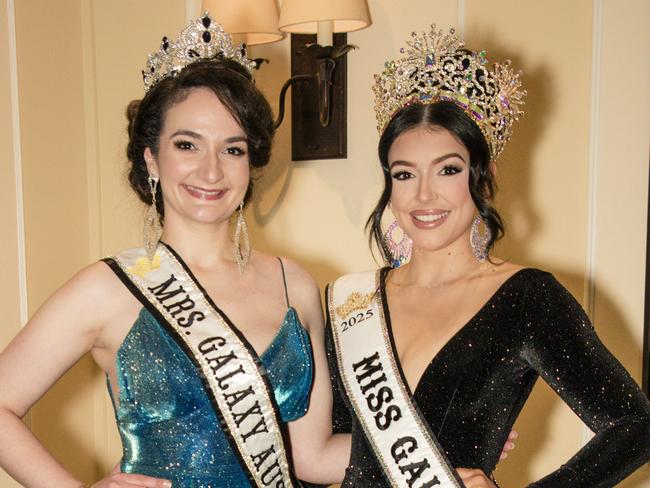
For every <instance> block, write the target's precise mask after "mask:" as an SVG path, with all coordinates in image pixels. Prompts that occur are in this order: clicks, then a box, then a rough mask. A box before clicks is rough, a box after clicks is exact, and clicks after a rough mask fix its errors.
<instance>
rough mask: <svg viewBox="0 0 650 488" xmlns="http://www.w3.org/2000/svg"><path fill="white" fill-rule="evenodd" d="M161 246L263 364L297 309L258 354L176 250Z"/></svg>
mask: <svg viewBox="0 0 650 488" xmlns="http://www.w3.org/2000/svg"><path fill="white" fill-rule="evenodd" d="M160 244H161V245H163V246H164V247H165V248H166V249H167V250H168V251H169V252H170V253H171V255H172V256H173V257H174V259H176V261H178V264H180V265H181V266H182V267H183V269H184V270H185V272H186V273H187V274H188V276H189V277H190V279H191V280H192V283H193V284H194V285H195V286H196V287H197V289H198V290H199V291H200V292H201V294H202V295H203V298H205V301H206V302H207V303H208V305H209V306H210V307H212V308H213V310H214V311H215V313H216V314H218V315H219V316H221V318H222V319H223V320H224V321H225V322H226V324H228V327H230V329H232V331H233V332H234V333H235V334H236V335H237V337H238V338H239V339H240V340H241V342H242V344H243V345H244V347H246V349H248V351H249V353H250V354H251V356H252V357H253V359H254V360H255V362H258V363H261V362H262V356H264V355H265V354H266V353H267V352H268V351H269V350H270V349H271V348H272V347H273V345H274V344H275V341H276V340H277V338H278V337H279V335H280V333H281V332H282V329H283V328H284V325H285V324H286V323H287V319H288V318H289V315H290V314H291V313H292V312H293V313H295V309H294V308H293V307H292V306H291V305H289V307H288V309H287V311H286V313H285V314H284V317H283V319H282V322H281V323H280V326H279V327H278V330H277V331H276V333H275V334H274V336H273V339H271V342H270V343H269V344H268V345H267V346H266V347H265V348H264V350H263V351H262V352H260V353H258V352H257V350H256V349H255V348H254V347H253V345H252V344H251V343H250V342H249V341H248V339H247V338H246V336H245V335H244V333H243V332H242V331H241V330H239V328H238V327H237V326H236V325H235V323H234V322H233V321H232V320H230V317H228V315H227V314H226V312H224V311H223V310H222V309H221V308H219V307H218V306H217V304H216V303H215V302H214V301H213V300H212V297H210V294H209V293H208V292H207V291H206V289H205V288H204V287H203V285H202V284H201V282H200V281H199V280H198V278H197V277H196V276H195V275H194V273H193V272H192V270H191V269H190V267H189V266H188V265H187V264H186V263H185V261H184V260H183V258H181V257H180V255H179V254H178V253H177V252H176V251H175V250H174V248H173V247H172V246H171V245H169V244H167V243H166V242H163V241H160Z"/></svg>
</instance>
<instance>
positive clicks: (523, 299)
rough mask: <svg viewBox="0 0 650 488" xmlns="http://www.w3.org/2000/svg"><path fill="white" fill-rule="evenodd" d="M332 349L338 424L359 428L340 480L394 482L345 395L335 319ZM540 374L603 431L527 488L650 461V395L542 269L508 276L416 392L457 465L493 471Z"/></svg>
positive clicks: (597, 478)
mask: <svg viewBox="0 0 650 488" xmlns="http://www.w3.org/2000/svg"><path fill="white" fill-rule="evenodd" d="M387 273H388V269H387V268H386V269H384V270H382V272H381V290H380V292H381V293H382V295H383V297H382V298H383V303H384V304H386V303H387V300H386V289H385V280H386V276H387ZM384 312H385V315H386V318H387V325H388V329H389V331H390V316H389V313H388V310H387V309H386V308H385V309H384ZM326 346H327V353H328V357H329V363H330V371H331V373H332V384H333V385H334V389H335V393H334V419H335V420H334V423H335V431H337V432H350V431H351V432H352V455H351V458H350V466H349V468H348V470H347V473H346V478H345V480H344V482H343V485H342V487H355V488H366V487H367V488H370V487H372V488H382V487H388V486H389V485H388V483H387V482H386V480H385V478H384V476H383V474H382V471H381V468H380V467H379V465H378V464H377V461H376V459H375V457H374V456H373V454H372V450H371V448H370V446H369V445H368V444H367V442H366V439H365V437H364V433H363V429H362V428H361V426H360V425H359V423H358V421H357V420H356V419H354V418H352V419H351V418H350V413H349V412H350V411H349V410H348V405H347V398H346V397H345V395H344V394H341V392H342V390H341V388H342V385H341V382H340V379H339V378H338V374H339V371H338V367H337V364H336V359H335V357H334V355H335V352H334V345H333V342H332V335H331V331H330V330H329V317H328V330H327V337H326ZM538 376H541V377H542V379H544V381H546V382H547V383H548V384H549V385H550V386H551V387H552V388H553V389H554V390H555V391H556V392H557V394H558V395H560V397H562V399H563V400H564V401H565V402H566V403H567V404H568V405H569V406H570V407H571V409H573V411H574V412H575V413H576V414H577V415H578V416H579V417H580V418H581V419H582V421H583V422H585V424H587V425H588V426H589V428H590V429H591V430H592V431H594V432H595V433H596V435H595V436H594V437H593V438H592V440H591V441H590V442H589V443H588V444H587V445H585V446H584V447H583V448H582V449H581V450H580V451H579V452H578V453H576V454H575V456H573V457H572V458H571V459H570V460H569V461H568V462H567V463H566V464H564V465H563V466H562V467H560V468H559V469H557V470H556V471H554V472H552V473H551V474H549V475H548V476H546V477H544V478H543V479H541V480H538V481H537V482H535V483H533V484H531V485H529V486H531V487H535V488H565V487H567V488H568V487H571V488H599V487H611V486H615V485H616V483H618V482H619V481H621V480H622V479H623V478H625V477H626V476H627V475H629V474H630V473H632V471H634V470H635V469H636V468H638V467H640V466H641V465H642V464H643V463H644V462H646V461H648V459H650V404H649V403H648V399H647V398H646V397H645V395H644V394H643V393H642V392H641V391H640V389H639V387H638V386H637V384H636V383H635V382H634V380H632V378H631V377H630V375H629V374H628V373H627V372H626V371H625V369H624V368H623V367H622V366H621V364H620V363H619V362H618V361H617V360H616V359H615V358H614V356H612V354H611V353H610V352H609V351H608V350H607V349H606V348H605V347H604V346H603V344H602V343H601V342H600V340H599V339H598V337H597V336H596V334H595V332H594V330H593V328H592V326H591V324H590V322H589V319H588V318H587V316H586V314H585V313H584V311H583V310H582V308H581V307H580V305H579V304H578V303H577V302H576V300H575V299H574V298H573V297H572V296H571V294H570V293H569V292H568V291H567V290H566V289H564V288H563V287H562V285H560V284H559V283H558V282H557V281H556V280H555V278H554V277H553V276H552V275H550V274H549V273H546V272H543V271H539V270H536V269H523V270H521V271H519V272H517V273H515V274H514V275H513V276H512V277H510V278H509V279H508V280H507V281H506V282H505V283H504V284H503V285H502V286H501V287H500V288H499V289H498V290H497V291H496V293H495V294H494V295H493V296H492V297H491V298H490V300H488V302H487V303H486V304H485V305H484V306H483V307H482V308H481V309H480V311H479V312H478V313H477V314H476V315H475V316H474V317H473V318H472V319H471V320H470V321H469V322H468V323H467V324H466V325H465V326H464V327H463V328H462V329H461V330H460V331H459V332H458V333H457V334H456V335H455V336H453V337H452V339H451V340H450V341H449V342H448V343H447V344H446V345H445V346H444V347H443V348H442V350H441V351H440V352H439V353H438V354H437V356H436V357H434V358H433V359H432V360H431V362H430V363H429V365H428V367H427V368H426V370H425V372H424V374H423V375H422V378H421V379H420V382H419V384H418V385H417V387H416V389H415V392H413V399H414V402H415V403H416V404H417V406H418V407H419V409H420V411H421V413H422V415H423V417H424V418H425V419H426V420H427V421H428V423H429V425H430V427H431V431H432V432H433V433H434V434H435V435H436V437H437V439H438V441H439V443H440V445H441V446H442V447H443V449H444V450H445V451H446V453H447V456H448V457H449V460H450V461H451V463H452V465H453V466H454V467H465V468H478V469H481V470H483V471H484V472H485V473H487V474H490V473H492V471H493V470H494V468H495V466H496V464H497V461H498V459H499V454H500V452H501V448H502V446H503V444H504V443H505V441H506V438H507V436H508V433H509V432H510V430H511V428H512V425H513V424H514V422H515V419H516V418H517V416H518V415H519V412H520V411H521V409H522V407H523V405H524V402H525V401H526V399H527V398H528V395H529V394H530V391H531V389H532V388H533V385H534V384H535V381H536V380H537V378H538ZM407 388H408V386H407ZM414 488H415V487H414Z"/></svg>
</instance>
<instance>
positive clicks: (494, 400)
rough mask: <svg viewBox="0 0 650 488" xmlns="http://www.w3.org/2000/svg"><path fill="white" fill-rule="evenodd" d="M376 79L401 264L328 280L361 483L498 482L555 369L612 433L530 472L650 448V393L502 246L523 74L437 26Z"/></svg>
mask: <svg viewBox="0 0 650 488" xmlns="http://www.w3.org/2000/svg"><path fill="white" fill-rule="evenodd" d="M402 52H404V51H402ZM375 79H376V84H375V87H374V91H375V97H376V107H375V110H376V113H377V118H378V122H379V130H380V133H381V139H380V142H379V158H380V161H381V167H382V171H383V174H384V182H385V187H384V191H383V193H382V195H381V197H380V199H379V202H378V204H377V206H376V208H375V210H374V211H373V213H372V215H371V217H370V219H369V221H368V224H369V227H370V229H371V235H372V237H373V238H374V240H375V241H376V243H377V244H378V247H379V249H380V250H381V253H382V256H383V257H384V258H385V259H386V261H387V262H388V263H391V264H392V267H386V268H383V269H381V270H379V271H378V272H376V273H360V274H356V275H347V276H344V277H342V278H340V279H339V280H337V281H336V282H335V283H334V284H332V285H330V286H329V288H328V299H327V300H328V324H329V327H328V337H327V346H328V352H329V356H330V368H331V371H332V376H333V379H334V384H335V386H338V388H339V389H340V392H341V396H340V399H343V400H340V399H339V400H340V401H339V405H338V407H339V408H338V410H339V415H338V417H339V420H338V422H339V423H338V425H337V428H338V429H339V430H345V429H346V428H351V430H352V434H353V441H352V442H353V446H352V455H351V464H350V467H349V468H348V471H347V476H346V479H345V481H344V483H343V486H344V487H348V486H353V487H373V488H377V487H383V486H409V487H413V488H421V487H431V486H462V485H464V486H468V487H490V488H492V487H494V486H496V481H495V480H494V479H493V478H492V471H493V470H494V468H495V466H496V463H497V461H498V458H499V452H500V450H501V446H502V445H503V443H504V440H505V439H506V438H507V435H508V432H509V431H510V429H511V427H512V425H513V423H514V422H515V420H516V418H517V416H518V415H519V413H520V411H521V409H522V407H523V405H524V403H525V401H526V399H527V397H528V395H529V394H530V391H531V389H532V387H533V385H534V383H535V381H536V380H537V378H538V377H540V376H541V377H542V379H544V381H546V382H547V383H548V384H549V385H550V386H551V387H552V388H553V389H554V390H555V391H556V392H557V393H558V394H559V395H560V396H561V398H562V399H563V400H564V401H565V402H566V403H567V404H568V405H569V406H570V407H571V408H572V409H573V410H574V411H575V412H576V413H577V414H578V416H579V417H580V418H581V419H582V420H583V422H585V424H586V425H588V426H589V428H590V429H591V430H592V431H594V432H595V436H594V437H593V439H592V440H591V441H590V442H588V443H587V444H586V445H585V446H584V447H583V448H582V449H581V450H580V451H579V452H578V453H576V454H575V456H573V457H572V458H571V459H570V460H569V461H568V462H567V463H566V464H564V465H563V466H562V467H560V468H558V469H557V470H556V471H554V472H552V473H550V474H549V475H548V476H546V477H544V478H543V479H541V480H538V481H537V482H535V483H533V484H532V485H530V486H534V487H537V488H541V487H549V488H559V487H572V488H576V487H585V488H594V487H609V486H614V485H615V484H616V483H618V482H619V481H621V480H622V479H623V478H625V477H626V476H627V475H629V474H630V473H631V472H632V471H634V470H635V469H636V468H638V467H639V466H641V465H642V464H643V462H645V461H647V460H648V459H649V458H650V404H649V403H648V400H647V398H646V397H645V396H644V394H643V393H642V392H641V391H640V390H639V388H638V386H637V385H636V383H635V382H634V381H633V380H632V378H631V377H630V376H629V374H628V373H627V372H626V371H625V369H624V368H623V367H622V366H621V365H620V363H619V362H618V361H617V360H616V359H615V358H614V357H613V356H612V355H611V354H610V353H609V351H608V350H607V349H606V348H605V347H604V346H603V344H602V343H601V342H600V340H599V339H598V337H597V336H596V334H595V333H594V330H593V328H592V326H591V324H590V322H589V319H588V318H587V316H586V314H585V313H584V311H583V310H582V308H581V307H580V305H579V304H578V303H577V302H576V300H575V299H574V298H573V297H572V296H571V295H570V294H569V293H568V292H567V290H565V289H564V288H563V287H562V285H561V284H560V283H558V281H557V280H556V279H555V278H554V277H553V276H552V275H551V274H549V273H546V272H544V271H540V270H537V269H530V268H523V267H521V266H517V265H515V264H512V263H509V262H504V261H501V260H499V259H497V258H495V257H493V256H491V255H490V254H489V252H490V250H491V248H492V246H493V244H494V242H495V240H496V239H498V238H499V237H500V236H501V235H502V234H503V225H502V222H501V219H500V217H499V214H498V213H497V211H496V210H495V209H494V208H493V207H492V204H491V201H492V197H493V194H494V186H495V183H494V176H495V167H494V161H495V159H496V158H497V156H498V155H499V154H500V152H501V150H502V149H503V145H504V144H505V142H506V141H507V139H508V138H509V137H510V135H511V129H512V125H513V123H514V122H515V121H516V120H517V118H518V117H519V116H520V115H521V113H522V112H521V110H520V106H521V104H522V102H521V99H522V97H523V95H524V94H525V93H524V92H523V91H521V90H520V83H519V79H518V75H516V74H514V72H512V71H511V69H510V68H509V65H508V64H507V63H506V64H504V65H493V66H489V65H488V62H487V59H486V57H485V53H484V52H472V51H469V50H466V49H465V48H464V47H463V45H462V44H461V43H460V42H459V41H458V39H457V38H456V37H455V36H454V34H453V31H452V32H450V33H448V34H443V33H442V32H440V31H435V29H432V30H431V32H429V33H425V34H423V35H421V36H415V35H414V38H413V40H412V41H411V42H410V43H409V48H408V49H407V50H406V53H405V54H404V56H403V57H402V58H400V59H398V60H396V61H391V62H389V63H387V64H386V69H385V70H384V72H382V73H381V74H380V75H377V76H376V77H375ZM387 206H390V208H391V210H392V213H393V214H394V216H395V219H396V221H395V223H393V224H392V225H390V227H389V228H388V231H387V233H386V234H384V233H383V231H382V228H381V221H382V216H383V214H384V211H385V209H386V207H387ZM398 227H399V228H400V229H401V232H399V231H398ZM398 234H399V235H398ZM411 248H412V252H411ZM408 254H411V257H410V261H409V262H408V263H407V264H403V263H404V262H405V261H406V260H407V257H408ZM402 264H403V265H402ZM345 409H347V410H348V412H345V414H347V413H349V414H350V417H349V418H348V419H347V420H346V419H345V417H346V415H345V414H343V415H342V414H341V410H345ZM350 419H351V420H350ZM452 467H453V468H456V469H458V468H460V469H458V471H457V473H458V474H455V471H454V469H452ZM461 482H462V484H461Z"/></svg>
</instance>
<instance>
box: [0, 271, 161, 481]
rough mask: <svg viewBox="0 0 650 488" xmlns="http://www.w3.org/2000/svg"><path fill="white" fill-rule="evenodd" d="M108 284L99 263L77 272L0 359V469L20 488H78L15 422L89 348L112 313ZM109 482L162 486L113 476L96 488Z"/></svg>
mask: <svg viewBox="0 0 650 488" xmlns="http://www.w3.org/2000/svg"><path fill="white" fill-rule="evenodd" d="M111 280H114V277H113V276H112V275H111V272H110V270H109V269H108V268H107V267H106V266H105V265H104V264H102V263H96V264H93V265H91V266H89V267H88V268H86V269H84V270H82V271H81V272H80V273H78V274H77V275H75V276H74V277H73V278H72V279H71V280H70V281H69V282H67V283H66V284H65V285H63V286H62V287H61V288H60V289H59V290H58V291H56V292H55V293H54V294H53V295H52V296H51V297H50V298H49V299H48V300H47V301H46V302H45V303H44V304H43V306H42V307H41V308H40V309H39V310H38V311H37V312H36V313H35V314H34V316H33V317H32V318H31V320H30V321H29V323H28V324H27V325H26V326H25V328H24V329H23V330H22V331H21V332H20V333H19V334H18V335H17V336H16V338H14V340H13V341H12V342H11V343H10V344H9V345H8V346H7V347H6V349H5V350H4V351H3V352H2V354H0V391H2V395H0V465H1V466H2V467H3V468H4V469H5V470H6V471H7V472H8V473H9V474H10V475H11V476H12V477H14V478H15V479H16V480H17V481H19V482H20V483H21V484H22V485H24V486H26V487H29V488H32V487H33V488H40V487H43V488H46V487H48V488H49V487H52V486H56V487H61V488H67V487H70V488H79V487H80V486H83V484H82V483H81V482H80V481H79V480H77V479H75V478H74V476H72V475H71V474H70V473H69V472H67V471H66V470H65V468H64V467H63V466H61V465H60V464H59V463H58V462H57V461H56V459H54V457H53V456H52V455H51V454H50V453H49V452H48V451H47V450H46V449H45V448H44V447H43V445H42V444H41V443H40V442H39V441H38V439H36V437H35V436H34V435H33V434H32V433H31V432H30V430H29V429H28V428H27V427H26V426H25V425H24V424H23V423H22V422H21V420H20V419H21V418H22V417H23V416H24V415H25V414H26V413H27V411H28V410H29V409H30V408H31V407H32V405H33V404H34V403H36V401H38V399H39V398H41V397H42V396H43V395H44V394H45V393H46V392H47V390H48V389H49V388H50V387H51V386H52V385H53V384H54V383H55V382H56V381H57V380H58V379H59V378H60V377H61V376H62V375H63V374H64V373H65V372H66V371H67V370H68V369H69V368H70V367H71V366H72V365H73V364H74V363H75V362H77V361H78V360H79V358H81V356H83V355H84V354H85V353H87V352H89V351H91V349H92V348H93V347H94V346H95V344H96V341H97V339H98V336H99V335H100V333H101V329H102V324H103V323H104V322H105V320H106V318H107V317H108V316H109V314H110V313H111V309H112V308H114V307H111V305H110V303H108V302H110V300H109V301H108V302H107V299H106V297H107V296H110V293H107V291H109V290H107V289H106V287H107V286H108V287H109V288H110V286H112V283H114V281H111ZM113 305H115V304H113ZM131 477H134V478H132V479H130V478H131ZM111 480H112V482H114V484H113V485H112V486H116V487H120V486H124V487H129V486H132V487H136V486H151V487H156V486H160V487H162V486H165V485H164V484H162V480H156V479H154V478H149V477H142V476H139V475H126V474H119V473H113V474H112V475H110V478H108V479H105V480H103V481H101V482H99V483H98V484H97V485H96V486H97V487H101V486H109V484H107V483H110V482H111ZM131 481H133V483H131Z"/></svg>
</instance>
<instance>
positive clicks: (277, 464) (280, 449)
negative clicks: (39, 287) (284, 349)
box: [107, 243, 300, 488]
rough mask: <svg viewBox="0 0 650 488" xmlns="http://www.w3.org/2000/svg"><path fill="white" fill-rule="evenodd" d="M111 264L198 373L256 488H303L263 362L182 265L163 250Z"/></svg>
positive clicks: (138, 252)
mask: <svg viewBox="0 0 650 488" xmlns="http://www.w3.org/2000/svg"><path fill="white" fill-rule="evenodd" d="M107 263H108V264H109V265H110V266H111V267H112V268H113V269H114V270H115V271H116V272H117V274H118V276H120V278H121V279H122V280H123V281H124V282H125V284H126V285H127V286H128V287H129V289H130V290H131V291H132V292H133V293H134V295H136V297H138V299H139V300H140V301H141V302H142V303H143V304H144V305H145V306H146V307H147V308H148V309H149V310H150V311H152V313H154V315H155V316H156V317H157V318H158V320H159V321H160V323H161V325H162V326H163V327H164V328H165V329H166V330H167V331H168V333H169V334H170V336H171V337H172V338H173V339H174V340H175V341H176V342H177V343H178V344H179V346H180V347H181V349H182V350H183V351H184V352H185V354H187V356H188V357H189V359H190V360H191V361H192V363H194V365H195V366H196V368H197V369H198V370H199V371H198V375H199V377H200V378H201V380H202V382H203V385H204V387H205V390H206V393H207V394H208V397H209V398H210V401H211V403H212V405H213V408H214V409H215V413H216V414H217V418H218V419H219V420H220V423H221V427H222V428H223V430H224V432H225V434H226V437H227V438H228V439H229V441H230V444H231V446H232V448H233V451H234V452H235V453H236V454H237V455H238V457H239V460H240V463H241V466H242V468H243V469H244V471H245V472H246V473H247V475H248V478H249V479H250V481H251V483H252V484H253V486H255V487H258V488H261V487H264V488H266V487H271V488H289V487H298V486H300V485H299V484H298V483H297V482H296V481H295V479H294V477H293V475H292V474H291V472H290V467H289V462H288V456H287V453H286V447H285V442H284V439H283V435H282V430H281V425H280V420H279V419H280V416H279V412H278V409H277V405H276V403H275V399H274V397H273V392H272V390H271V387H270V385H269V383H268V382H267V379H266V377H265V373H264V372H263V370H260V368H259V367H258V364H260V363H259V358H258V357H257V355H256V354H255V351H254V350H253V348H252V347H251V346H250V345H249V344H248V342H247V341H246V339H245V338H244V337H243V336H242V334H241V333H240V332H239V331H238V330H237V329H236V328H235V327H234V326H233V325H232V324H231V323H230V321H229V320H228V318H227V317H226V316H225V315H223V313H222V312H221V311H220V310H219V309H218V308H217V307H216V306H215V305H214V303H213V302H212V300H211V299H210V297H209V296H208V295H207V293H206V292H205V291H204V290H203V288H202V286H201V285H200V284H199V283H198V282H197V281H196V279H195V278H194V276H193V275H192V273H191V272H190V271H189V269H188V268H187V266H185V264H184V263H183V262H182V261H181V259H180V257H179V256H177V255H176V254H175V253H174V251H173V250H172V249H171V248H170V247H168V246H166V245H164V244H162V243H161V244H159V246H158V249H157V251H156V254H155V257H154V259H153V260H152V261H149V259H148V258H147V256H146V253H145V251H144V249H130V250H127V251H124V252H122V253H120V254H119V255H117V256H116V257H114V258H113V259H109V260H107ZM116 267H117V268H116Z"/></svg>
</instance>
